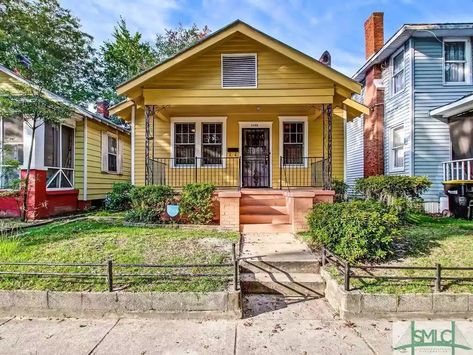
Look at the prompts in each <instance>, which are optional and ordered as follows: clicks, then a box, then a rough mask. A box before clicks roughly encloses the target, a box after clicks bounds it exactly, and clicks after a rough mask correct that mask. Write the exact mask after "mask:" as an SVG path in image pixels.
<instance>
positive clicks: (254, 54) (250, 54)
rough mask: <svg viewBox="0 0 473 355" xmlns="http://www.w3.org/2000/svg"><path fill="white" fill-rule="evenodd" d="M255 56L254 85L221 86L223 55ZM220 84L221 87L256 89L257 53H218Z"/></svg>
mask: <svg viewBox="0 0 473 355" xmlns="http://www.w3.org/2000/svg"><path fill="white" fill-rule="evenodd" d="M248 56H254V57H255V86H232V87H224V86H223V58H224V57H248ZM220 86H221V88H222V89H225V90H228V89H230V90H231V89H257V88H258V54H257V53H222V54H221V55H220Z"/></svg>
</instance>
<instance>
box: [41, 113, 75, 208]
mask: <svg viewBox="0 0 473 355" xmlns="http://www.w3.org/2000/svg"><path fill="white" fill-rule="evenodd" d="M46 144H47V142H46ZM74 187H75V188H76V189H78V190H79V197H78V198H79V200H83V199H84V121H83V120H81V121H77V122H76V132H75V158H74Z"/></svg>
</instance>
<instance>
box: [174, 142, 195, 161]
mask: <svg viewBox="0 0 473 355" xmlns="http://www.w3.org/2000/svg"><path fill="white" fill-rule="evenodd" d="M175 157H176V164H177V165H189V164H194V161H195V146H193V145H176V148H175Z"/></svg>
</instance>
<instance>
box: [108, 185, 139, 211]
mask: <svg viewBox="0 0 473 355" xmlns="http://www.w3.org/2000/svg"><path fill="white" fill-rule="evenodd" d="M132 189H133V185H132V184H131V183H129V182H116V183H114V184H113V187H112V192H109V193H108V194H107V196H106V197H105V209H107V210H108V211H126V210H129V209H130V207H131V197H130V192H131V190H132Z"/></svg>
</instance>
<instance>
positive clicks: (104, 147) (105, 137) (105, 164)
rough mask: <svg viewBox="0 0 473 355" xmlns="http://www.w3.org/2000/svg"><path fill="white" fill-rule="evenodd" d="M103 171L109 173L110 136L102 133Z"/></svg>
mask: <svg viewBox="0 0 473 355" xmlns="http://www.w3.org/2000/svg"><path fill="white" fill-rule="evenodd" d="M102 171H105V172H107V171H108V134H107V132H102Z"/></svg>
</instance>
